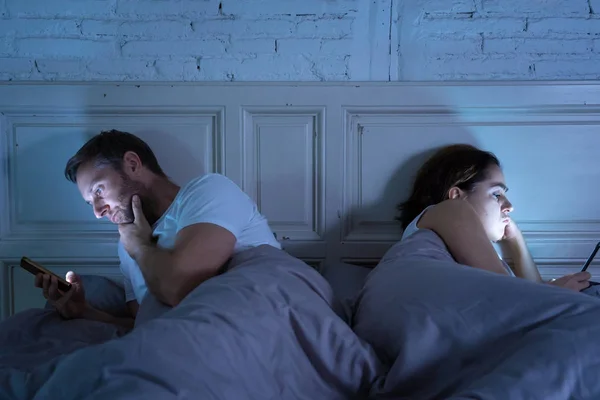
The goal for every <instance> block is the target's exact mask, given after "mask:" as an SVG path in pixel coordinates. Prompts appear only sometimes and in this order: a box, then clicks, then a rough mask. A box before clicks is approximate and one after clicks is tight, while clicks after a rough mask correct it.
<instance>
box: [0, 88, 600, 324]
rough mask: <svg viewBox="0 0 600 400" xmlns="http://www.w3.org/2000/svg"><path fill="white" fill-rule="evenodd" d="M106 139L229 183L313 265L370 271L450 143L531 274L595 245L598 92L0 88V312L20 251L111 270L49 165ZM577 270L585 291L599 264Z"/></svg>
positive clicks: (103, 241) (565, 266)
mask: <svg viewBox="0 0 600 400" xmlns="http://www.w3.org/2000/svg"><path fill="white" fill-rule="evenodd" d="M119 127H122V128H123V129H130V130H133V131H134V132H133V133H139V134H140V136H142V137H143V138H147V140H148V142H149V143H150V144H151V147H152V148H153V149H155V151H156V153H157V157H158V158H159V162H160V163H161V165H163V167H164V169H165V170H166V172H167V174H168V175H169V176H171V177H172V178H173V179H174V180H178V181H181V182H185V181H186V180H189V179H190V178H191V177H194V176H196V175H198V174H200V173H201V172H219V173H223V174H225V175H226V176H228V177H229V178H231V179H232V180H233V181H234V182H235V183H236V184H238V185H240V187H242V189H243V190H245V191H246V193H248V195H249V196H250V197H251V198H253V199H254V200H256V201H257V203H258V205H259V207H260V208H261V210H262V211H263V212H264V213H265V214H266V215H267V217H268V219H269V222H270V224H271V227H272V229H273V230H274V231H275V233H276V234H277V237H278V239H279V240H280V241H281V243H282V245H283V248H284V249H285V250H286V251H288V252H289V253H290V254H292V255H294V256H297V257H299V258H301V259H303V260H308V261H310V263H312V264H311V265H313V264H314V265H317V266H318V268H323V266H324V265H325V264H326V263H327V262H330V261H332V262H338V261H339V260H343V261H345V262H355V263H358V264H361V265H363V264H364V265H366V266H373V265H375V264H376V263H377V261H378V260H379V259H380V258H381V256H382V255H383V254H384V253H385V252H386V251H387V250H388V249H389V247H390V246H391V245H393V244H394V243H395V242H396V241H397V240H399V238H400V236H401V229H400V225H399V223H398V222H396V221H395V220H394V216H395V215H396V211H395V206H396V204H397V203H398V202H400V201H401V200H403V199H404V198H406V196H407V195H408V190H409V188H410V185H411V183H412V179H413V177H414V173H415V171H416V169H417V168H418V166H419V165H420V164H421V163H422V162H423V161H424V159H425V157H426V155H427V154H430V152H431V151H432V149H434V148H436V147H438V146H441V145H444V144H449V143H457V142H460V143H471V144H475V145H477V146H479V147H481V148H484V149H486V150H490V151H493V152H494V153H496V154H497V155H498V157H499V158H500V160H501V163H502V164H503V169H504V172H505V174H506V178H507V183H508V186H509V187H510V191H509V193H508V194H509V198H510V199H511V201H512V202H513V204H514V206H515V210H514V212H513V213H512V215H513V218H514V219H515V220H516V221H517V222H518V224H519V226H520V228H521V229H522V231H523V232H524V235H525V238H526V239H527V241H528V245H529V248H530V250H531V252H532V255H533V257H534V259H535V260H536V262H538V263H539V265H540V269H541V270H542V273H543V274H544V275H545V276H548V277H555V275H556V274H562V273H565V272H573V271H575V270H577V269H578V268H579V267H580V264H582V263H583V262H584V261H585V259H586V258H587V256H588V255H589V253H590V251H591V250H592V249H593V247H594V245H595V244H596V243H597V242H598V241H599V240H600V203H598V201H597V198H598V190H599V189H597V187H598V185H597V182H600V166H599V164H598V162H597V154H598V150H599V149H600V135H598V132H599V131H600V83H598V82H591V81H582V82H578V81H566V82H559V81H554V82H525V81H518V82H509V81H502V82H499V81H493V82H433V83H416V82H412V83H404V82H352V83H337V82H293V83H285V82H254V83H253V82H244V83H239V82H197V83H191V82H185V83H171V82H169V83H160V82H148V83H144V82H136V83H127V82H94V83H76V82H73V83H54V82H27V83H24V82H22V83H19V82H2V83H0V172H2V176H3V178H4V179H2V180H0V266H1V267H2V274H0V283H1V284H0V291H1V293H0V296H1V298H2V303H1V304H0V312H2V316H4V317H5V316H6V315H8V314H10V312H11V310H14V307H15V303H9V300H8V299H10V298H11V296H12V295H13V293H16V292H17V291H18V290H21V289H20V288H17V289H15V285H17V286H18V285H20V284H24V283H22V282H21V281H20V280H19V279H21V278H22V276H20V275H19V271H18V270H16V269H14V267H11V265H14V263H15V262H17V261H18V260H19V259H20V257H21V256H23V255H27V256H30V257H31V258H33V259H37V260H42V261H47V262H48V263H49V265H50V266H51V267H56V268H57V269H60V270H61V271H63V269H64V268H65V267H69V266H77V267H79V266H80V267H81V268H82V270H83V271H86V272H87V271H95V272H98V273H107V271H108V270H111V269H110V268H112V267H108V266H111V265H112V266H114V265H116V263H117V261H116V256H117V253H116V242H117V240H118V234H117V230H116V228H115V227H114V226H111V225H110V224H107V223H103V222H101V221H97V220H96V219H95V218H94V216H93V215H92V213H91V211H90V210H89V208H87V206H86V205H85V204H83V201H82V200H81V198H80V197H81V196H80V195H79V194H78V192H77V189H76V188H75V187H74V185H72V184H70V183H69V182H66V180H65V179H64V177H63V176H62V172H63V171H62V168H63V167H64V163H65V162H66V159H67V158H68V157H67V156H70V155H71V153H72V152H74V151H75V150H76V149H77V148H78V147H79V146H80V144H82V141H83V140H84V139H85V138H87V137H89V136H90V135H92V134H94V133H97V131H98V130H100V129H108V128H116V129H119ZM143 135H146V136H143ZM42 150H47V151H46V152H44V151H42ZM50 150H52V151H50ZM47 154H50V155H47ZM57 199H59V200H57ZM84 261H85V263H84ZM315 263H316V264H315ZM105 267H106V268H108V269H106V268H105ZM596 270H598V273H596V272H595V271H596ZM111 271H112V270H111ZM590 271H591V272H592V274H594V277H595V279H600V265H598V264H597V263H595V264H593V266H592V268H591V269H590ZM65 272H66V271H65ZM19 276H20V277H21V278H19ZM15 279H16V280H15ZM11 290H12V292H11ZM9 292H10V293H9ZM10 301H13V300H10ZM20 304H25V303H20ZM11 307H12V308H11Z"/></svg>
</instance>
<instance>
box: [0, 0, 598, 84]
mask: <svg viewBox="0 0 600 400" xmlns="http://www.w3.org/2000/svg"><path fill="white" fill-rule="evenodd" d="M599 61H600V0H526V1H525V0H403V1H400V0H302V1H298V0H221V1H219V0H0V80H163V81H196V80H244V81H249V80H250V81H252V80H254V81H256V80H300V81H306V80H383V81H385V80H408V81H413V80H463V79H598V78H600V62H599Z"/></svg>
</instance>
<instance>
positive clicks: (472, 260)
mask: <svg viewBox="0 0 600 400" xmlns="http://www.w3.org/2000/svg"><path fill="white" fill-rule="evenodd" d="M417 227H418V228H420V229H430V230H432V231H434V232H435V233H437V234H438V235H439V236H440V238H442V240H443V241H444V243H445V244H446V247H448V250H449V251H450V254H451V255H452V257H454V259H455V260H456V261H457V262H458V263H460V264H464V265H469V266H471V267H474V268H479V269H484V270H486V271H490V272H495V273H498V274H501V275H508V271H506V269H505V268H504V265H503V264H502V261H500V258H499V257H498V254H497V253H496V250H495V249H494V246H492V243H491V242H490V239H489V238H488V236H487V234H486V232H485V229H484V228H483V225H482V224H481V221H480V219H479V216H478V215H477V213H476V212H475V210H474V209H473V207H472V206H471V205H470V204H469V203H468V202H466V201H464V200H459V199H456V200H446V201H443V202H441V203H439V204H437V205H436V206H435V207H432V208H431V209H429V210H427V212H425V213H424V214H423V216H422V217H421V219H420V220H419V222H418V223H417Z"/></svg>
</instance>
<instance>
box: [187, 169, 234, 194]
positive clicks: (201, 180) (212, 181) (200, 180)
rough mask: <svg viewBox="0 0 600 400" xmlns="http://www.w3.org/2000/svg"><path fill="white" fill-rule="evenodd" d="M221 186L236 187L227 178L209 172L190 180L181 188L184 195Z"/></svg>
mask: <svg viewBox="0 0 600 400" xmlns="http://www.w3.org/2000/svg"><path fill="white" fill-rule="evenodd" d="M222 185H226V186H228V185H235V186H236V187H237V185H236V184H235V183H234V182H233V181H232V180H231V179H229V178H228V177H226V176H225V175H222V174H218V173H215V172H210V173H206V174H202V175H199V176H197V177H195V178H193V179H191V180H190V181H189V182H188V183H187V184H185V186H184V187H183V190H182V193H186V192H189V191H193V190H194V189H204V188H209V189H210V188H213V187H215V186H222Z"/></svg>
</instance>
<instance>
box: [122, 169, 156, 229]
mask: <svg viewBox="0 0 600 400" xmlns="http://www.w3.org/2000/svg"><path fill="white" fill-rule="evenodd" d="M121 178H122V183H121V190H120V193H121V194H120V195H119V197H118V199H117V201H118V202H119V204H120V205H121V209H122V210H123V214H124V218H125V220H124V221H123V222H122V223H132V222H133V221H134V219H135V218H134V215H133V206H132V203H131V202H132V198H133V196H134V195H136V194H137V195H138V196H139V198H140V200H141V203H142V210H143V213H144V216H145V217H146V220H147V221H148V223H149V224H150V226H152V225H154V223H155V222H156V221H157V220H158V218H157V217H156V216H155V215H154V212H153V211H152V210H153V207H152V204H153V203H154V202H153V201H152V198H151V196H150V191H149V190H148V189H147V188H146V187H145V186H144V185H143V184H142V183H140V182H136V181H134V180H132V179H130V178H129V177H128V176H125V175H123V176H122V177H121Z"/></svg>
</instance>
